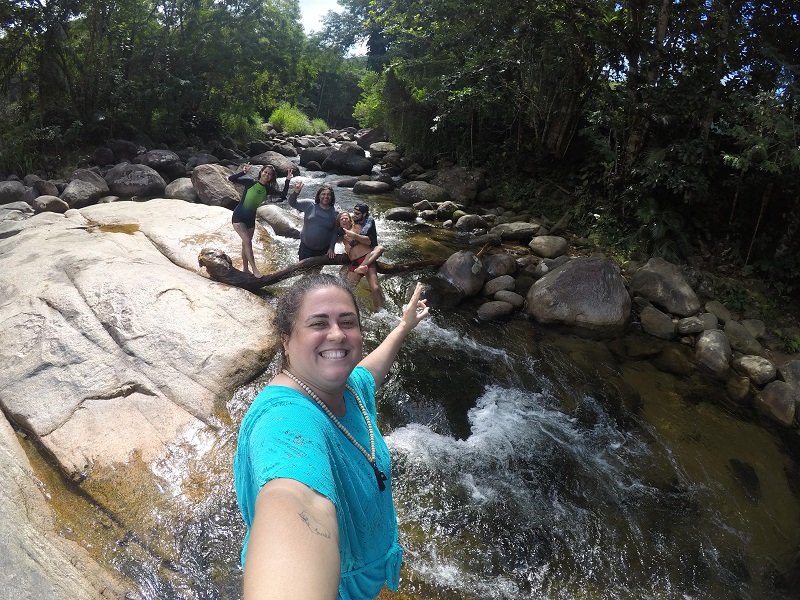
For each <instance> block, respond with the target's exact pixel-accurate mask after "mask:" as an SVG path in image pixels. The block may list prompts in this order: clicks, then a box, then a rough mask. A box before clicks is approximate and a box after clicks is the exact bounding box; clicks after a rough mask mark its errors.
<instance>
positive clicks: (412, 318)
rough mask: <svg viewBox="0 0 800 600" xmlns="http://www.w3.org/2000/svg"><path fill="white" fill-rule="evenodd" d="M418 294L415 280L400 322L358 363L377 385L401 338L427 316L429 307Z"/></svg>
mask: <svg viewBox="0 0 800 600" xmlns="http://www.w3.org/2000/svg"><path fill="white" fill-rule="evenodd" d="M420 296H422V284H421V283H419V282H417V286H416V288H414V293H413V294H412V295H411V299H410V300H409V301H408V304H406V305H405V306H404V307H403V314H402V316H401V317H400V323H399V324H398V325H397V327H395V328H394V329H392V331H390V332H389V335H387V336H386V337H385V338H384V340H383V342H381V344H380V346H378V347H377V348H375V350H373V351H372V352H370V353H369V354H367V356H365V357H364V359H363V360H362V361H361V362H360V363H359V365H360V366H362V367H365V368H366V369H367V370H368V371H369V372H370V373H372V377H373V379H375V385H376V386H377V387H380V386H381V384H382V383H383V380H384V379H386V376H387V375H388V374H389V369H391V368H392V363H393V362H394V359H395V357H396V356H397V352H398V351H399V350H400V346H401V345H402V343H403V340H404V339H406V336H407V335H408V334H409V333H410V332H411V330H412V329H414V328H415V327H416V326H417V325H418V324H419V322H420V321H422V319H424V318H425V317H427V316H428V311H429V310H430V309H429V308H428V305H427V304H426V300H424V299H423V300H420Z"/></svg>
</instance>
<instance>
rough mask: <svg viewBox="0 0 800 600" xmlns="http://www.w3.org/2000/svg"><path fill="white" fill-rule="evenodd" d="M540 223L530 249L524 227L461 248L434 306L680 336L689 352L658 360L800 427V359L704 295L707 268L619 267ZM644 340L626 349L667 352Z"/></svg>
mask: <svg viewBox="0 0 800 600" xmlns="http://www.w3.org/2000/svg"><path fill="white" fill-rule="evenodd" d="M534 230H535V231H536V233H534V234H533V237H531V238H530V241H529V242H528V244H527V250H528V251H527V252H526V251H525V250H523V249H522V248H518V249H517V250H514V249H513V248H514V244H519V243H520V237H519V231H520V229H519V228H516V227H508V226H507V224H498V225H495V226H493V227H491V228H490V229H489V230H488V234H487V235H489V236H496V237H499V238H500V240H501V243H502V244H503V246H504V248H501V249H496V251H495V252H493V253H488V254H484V255H481V254H480V253H476V252H474V251H472V250H462V251H459V252H457V253H455V254H453V255H452V256H451V257H450V258H449V259H448V260H447V262H446V263H445V264H444V266H443V267H442V268H441V269H440V270H439V271H438V273H436V275H435V277H431V278H428V279H427V280H426V291H425V294H426V297H428V299H429V303H430V304H431V305H432V306H441V307H446V306H454V305H456V304H459V303H461V302H463V301H465V300H467V299H471V301H473V302H475V303H476V304H478V307H477V317H478V318H479V319H480V320H482V321H494V320H498V319H504V318H507V317H509V316H510V315H512V314H515V313H521V314H524V315H526V316H528V317H530V318H532V319H533V320H535V321H536V322H538V323H542V324H547V325H553V326H565V327H570V328H574V329H575V330H578V331H585V332H587V333H590V334H591V335H599V336H602V337H612V338H622V337H623V336H628V335H629V334H646V335H649V336H653V337H654V338H657V339H659V340H664V341H675V342H679V343H681V344H683V345H684V346H685V347H686V348H689V349H690V350H691V351H690V352H689V353H688V354H677V355H673V359H672V360H670V361H666V362H663V361H662V362H661V363H660V364H661V365H664V368H666V369H667V370H669V371H670V372H672V374H675V375H678V376H684V375H687V374H689V373H690V372H692V371H693V370H695V369H699V370H702V372H705V373H707V374H709V375H711V376H713V377H715V378H718V379H719V380H722V381H724V382H725V384H726V389H727V392H728V395H729V396H730V397H731V398H732V399H733V400H734V401H736V402H737V403H739V404H742V405H752V406H753V407H754V408H756V409H757V410H758V411H759V412H760V413H762V414H764V415H766V416H767V417H769V418H770V419H772V420H773V421H775V422H777V423H779V424H780V425H782V426H784V427H792V426H794V425H795V423H796V414H797V413H798V408H800V359H794V360H783V359H781V360H777V361H776V359H775V357H776V356H779V355H780V353H779V352H773V351H774V350H775V349H776V348H775V345H776V344H775V340H774V336H770V335H769V333H768V332H767V329H766V326H765V324H764V322H763V321H761V320H758V319H741V320H739V319H737V318H736V317H735V316H734V315H733V314H732V313H731V311H730V310H729V309H728V308H726V307H725V306H724V305H723V304H722V303H721V302H719V301H718V300H714V299H706V300H705V302H701V300H700V298H699V296H698V294H697V293H696V292H695V290H694V289H693V287H692V285H690V283H689V278H692V279H695V278H698V277H700V278H702V277H703V276H702V274H701V275H699V276H698V273H696V272H694V271H693V270H692V269H690V268H684V269H685V270H686V271H687V273H686V274H685V273H684V270H682V268H681V267H679V266H677V265H674V264H672V263H669V262H668V261H666V260H663V259H661V258H651V259H649V260H648V261H647V262H646V263H645V264H643V265H642V264H639V263H636V262H629V263H626V264H625V265H623V267H622V268H620V267H619V266H618V265H617V263H615V262H614V261H612V260H609V259H607V258H604V257H602V256H571V255H569V254H568V253H567V252H568V251H569V250H572V251H573V252H574V251H575V246H574V245H573V244H574V242H575V241H576V240H575V239H574V238H573V240H572V241H573V244H571V243H570V240H568V239H567V238H565V237H561V236H553V235H550V234H548V233H547V231H546V229H545V228H544V227H543V226H538V228H537V227H534V228H530V227H528V231H530V232H533V231H534ZM510 232H514V233H510ZM539 232H542V233H544V235H537V234H538V233H539ZM476 238H483V239H485V236H481V235H479V236H476ZM515 254H516V255H517V256H515ZM696 284H697V287H698V288H700V289H704V290H708V289H711V288H712V286H711V285H709V282H708V281H701V280H699V279H698V281H697V282H696ZM762 342H763V343H762ZM645 347H646V346H643V345H636V344H632V345H631V346H630V347H629V348H628V354H633V355H636V356H637V357H639V358H642V357H646V356H648V354H649V355H650V357H653V355H655V354H658V353H659V352H661V351H662V348H660V347H658V346H650V347H647V348H648V349H647V350H642V349H643V348H645ZM642 352H644V355H643V354H642Z"/></svg>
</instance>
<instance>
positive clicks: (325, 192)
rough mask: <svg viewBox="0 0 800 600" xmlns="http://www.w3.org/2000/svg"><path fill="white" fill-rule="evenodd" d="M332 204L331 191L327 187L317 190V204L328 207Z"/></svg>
mask: <svg viewBox="0 0 800 600" xmlns="http://www.w3.org/2000/svg"><path fill="white" fill-rule="evenodd" d="M331 204H333V192H332V191H331V190H329V189H328V188H323V189H321V190H320V192H319V205H320V206H321V207H322V208H328V207H329V206H330V205H331Z"/></svg>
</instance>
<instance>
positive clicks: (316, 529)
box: [300, 511, 331, 539]
mask: <svg viewBox="0 0 800 600" xmlns="http://www.w3.org/2000/svg"><path fill="white" fill-rule="evenodd" d="M300 520H301V521H303V523H305V524H306V525H307V526H308V528H309V529H310V530H311V531H312V532H313V533H315V534H316V535H321V536H322V537H324V538H326V539H331V533H330V531H328V530H327V529H326V528H325V527H324V526H323V525H322V523H320V522H319V521H317V520H316V519H315V518H314V517H312V516H311V515H309V514H308V513H307V512H305V511H303V512H301V513H300Z"/></svg>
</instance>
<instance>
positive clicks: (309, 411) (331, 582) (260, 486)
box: [234, 274, 428, 600]
mask: <svg viewBox="0 0 800 600" xmlns="http://www.w3.org/2000/svg"><path fill="white" fill-rule="evenodd" d="M421 293H422V286H421V284H417V286H416V288H415V290H414V293H413V294H412V296H411V299H410V300H409V303H408V304H407V305H406V306H405V307H404V308H403V314H402V316H401V319H400V323H399V324H398V325H397V326H396V327H395V328H394V329H393V330H392V331H391V332H390V333H389V334H388V335H387V336H386V338H385V339H384V340H383V342H382V343H381V344H380V345H379V346H378V347H377V348H376V349H375V350H374V351H372V352H371V353H370V354H368V355H367V356H366V357H364V358H362V349H363V341H362V336H361V321H360V314H359V310H358V305H357V304H356V300H355V297H354V295H353V292H352V290H351V289H350V287H349V286H348V285H347V283H346V282H344V281H342V280H341V279H340V278H339V277H335V276H332V275H327V274H321V275H311V276H308V277H303V278H301V279H300V280H299V281H298V282H297V283H296V284H295V285H294V286H293V287H292V288H291V289H290V290H289V291H288V292H287V293H286V294H284V295H283V296H282V297H281V298H280V300H279V301H278V306H277V312H276V322H275V325H276V330H277V333H278V334H279V335H280V339H281V346H282V355H283V356H282V358H283V362H282V367H283V368H282V370H281V372H280V373H279V374H278V375H277V376H275V378H274V379H273V380H272V381H270V383H269V384H268V385H267V387H265V388H264V390H262V391H261V393H259V394H258V396H257V397H256V398H255V400H254V401H253V404H252V406H251V407H250V409H249V410H248V412H247V414H246V415H245V418H244V420H243V421H242V425H241V428H240V430H239V443H238V448H237V452H236V457H235V460H234V476H235V480H236V495H237V500H238V503H239V509H240V510H241V512H242V516H243V518H244V521H245V523H246V525H247V535H246V537H245V542H244V548H243V550H242V563H243V565H244V597H245V599H246V600H249V599H255V598H259V599H272V598H279V599H281V600H283V599H285V598H313V599H315V600H316V599H331V600H333V599H336V598H339V599H340V600H362V599H369V598H375V597H377V595H378V594H379V593H380V591H381V589H382V588H383V586H384V584H386V585H387V586H388V587H389V589H392V590H395V589H397V586H398V584H399V573H400V561H401V558H402V548H401V547H400V546H399V545H398V543H397V517H396V515H395V510H394V504H393V503H392V476H391V467H390V464H389V451H388V449H387V447H386V444H385V442H384V441H383V438H382V437H381V434H380V432H379V431H378V426H377V415H376V405H375V391H376V388H377V387H378V386H379V385H380V384H381V383H382V382H383V380H384V378H385V377H386V375H387V374H388V372H389V368H390V367H391V364H392V362H393V361H394V359H395V357H396V355H397V352H398V350H399V349H400V345H401V344H402V342H403V340H404V339H405V337H406V336H407V335H408V334H409V332H411V330H412V329H414V328H415V327H416V326H417V324H418V323H419V322H420V321H422V320H423V319H424V318H425V317H426V316H427V314H428V307H427V306H426V302H425V300H421V299H420V296H421Z"/></svg>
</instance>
